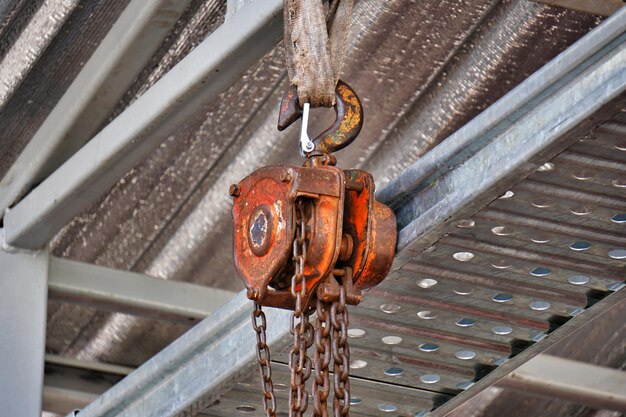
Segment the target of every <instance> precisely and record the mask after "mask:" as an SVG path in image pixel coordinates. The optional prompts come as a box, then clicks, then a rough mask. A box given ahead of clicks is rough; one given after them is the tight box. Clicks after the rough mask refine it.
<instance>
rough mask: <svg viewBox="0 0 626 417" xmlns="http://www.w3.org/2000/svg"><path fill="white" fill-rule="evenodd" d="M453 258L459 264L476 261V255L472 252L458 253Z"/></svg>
mask: <svg viewBox="0 0 626 417" xmlns="http://www.w3.org/2000/svg"><path fill="white" fill-rule="evenodd" d="M452 257H453V258H454V259H456V260H457V261H459V262H467V261H471V260H472V259H474V254H473V253H472V252H457V253H455V254H454V255H452Z"/></svg>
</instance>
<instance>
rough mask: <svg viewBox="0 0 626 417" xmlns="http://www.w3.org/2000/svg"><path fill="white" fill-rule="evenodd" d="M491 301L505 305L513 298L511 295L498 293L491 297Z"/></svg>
mask: <svg viewBox="0 0 626 417" xmlns="http://www.w3.org/2000/svg"><path fill="white" fill-rule="evenodd" d="M491 299H492V300H493V301H495V302H496V303H506V302H509V301H511V300H512V299H513V296H512V295H511V294H505V293H500V294H496V295H494V296H493V297H491Z"/></svg>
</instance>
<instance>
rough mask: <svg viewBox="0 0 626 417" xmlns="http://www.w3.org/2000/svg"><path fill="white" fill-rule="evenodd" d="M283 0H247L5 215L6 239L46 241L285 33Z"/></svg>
mask: <svg viewBox="0 0 626 417" xmlns="http://www.w3.org/2000/svg"><path fill="white" fill-rule="evenodd" d="M281 5H282V2H281V1H280V0H263V1H255V2H252V3H249V4H246V5H244V6H243V7H242V8H241V9H239V11H238V12H237V13H236V14H235V15H234V16H233V17H232V18H231V19H228V20H227V21H226V22H224V24H222V25H221V26H220V27H219V28H218V29H216V30H215V31H214V32H213V33H212V34H211V35H210V36H209V37H207V39H205V40H204V41H203V42H202V43H201V44H200V45H198V46H197V47H196V48H195V49H194V50H193V51H192V52H190V53H189V55H187V56H186V57H185V58H184V59H183V60H182V61H181V62H180V63H179V64H178V65H176V66H175V67H174V68H172V70H171V71H169V72H168V73H167V74H166V75H165V76H163V77H162V78H161V79H160V80H159V81H158V82H157V83H155V84H154V86H152V88H150V89H149V90H148V91H146V92H145V93H144V94H143V95H142V96H141V97H140V98H139V99H138V100H137V101H135V102H134V103H133V104H132V105H131V106H129V107H128V108H127V109H126V110H125V111H124V112H123V113H122V114H121V115H120V116H118V117H117V118H116V119H115V120H114V121H113V122H111V123H110V124H109V125H108V126H106V127H105V128H104V129H103V130H102V131H100V132H99V133H98V134H97V135H96V136H95V137H94V138H93V139H92V140H90V141H89V142H88V143H87V144H86V145H85V146H84V147H82V148H81V149H80V150H79V151H78V152H77V153H76V154H75V155H74V156H72V157H71V158H70V159H69V160H68V161H67V162H65V163H64V164H63V165H62V166H61V167H59V168H58V169H57V170H56V171H55V172H53V173H52V174H51V175H50V176H49V177H48V178H47V179H46V180H45V181H44V182H43V183H41V184H40V185H39V186H38V187H37V188H35V189H34V190H33V191H31V192H30V193H29V194H28V195H27V196H26V197H25V198H24V199H23V200H21V201H20V202H19V203H18V204H17V205H16V206H15V207H14V208H12V209H10V210H8V211H7V213H6V214H5V217H4V226H5V229H6V240H7V242H8V243H9V244H11V245H13V246H16V247H22V248H40V247H42V246H43V245H45V244H46V243H47V242H48V241H49V240H50V238H52V237H53V236H54V235H55V234H56V233H57V232H58V231H59V230H60V229H61V228H62V227H63V226H65V225H66V224H67V223H68V222H69V221H70V220H71V219H72V218H74V216H76V215H77V214H79V213H80V212H82V211H83V210H85V209H87V208H88V207H90V206H91V205H92V204H93V203H94V202H96V201H97V200H98V199H99V198H100V197H101V196H102V194H103V193H105V192H106V191H107V190H108V189H109V188H110V187H111V186H113V185H114V184H115V182H116V181H118V180H119V178H121V177H122V175H124V174H125V173H126V172H128V170H130V169H131V168H133V167H134V166H135V165H136V164H137V163H139V162H140V161H141V160H142V159H144V158H145V157H146V156H147V155H148V154H150V152H151V151H152V150H153V149H154V148H155V147H157V146H158V145H159V144H160V143H161V142H162V141H163V140H164V139H165V138H167V137H168V136H169V135H170V134H172V133H174V132H175V131H176V130H177V129H178V128H179V127H180V126H181V125H182V124H183V123H184V122H185V121H186V120H188V118H189V117H190V116H191V115H192V114H194V113H195V112H196V111H197V110H198V108H199V107H200V106H201V105H203V104H205V103H207V102H209V101H210V100H212V99H214V98H215V97H216V96H217V95H218V94H219V93H220V92H222V91H223V90H225V89H226V88H227V87H228V86H230V85H231V84H232V83H233V82H234V81H235V80H236V79H238V78H239V77H240V76H241V74H243V73H244V72H245V71H246V70H247V69H248V68H249V67H250V66H251V65H252V64H254V63H255V62H257V61H258V60H259V59H260V58H261V57H262V56H263V55H264V54H265V53H266V52H268V51H269V50H270V49H271V48H272V47H274V46H275V45H276V44H277V43H278V41H279V40H280V38H281V35H282V14H281Z"/></svg>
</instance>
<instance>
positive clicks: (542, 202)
mask: <svg viewBox="0 0 626 417" xmlns="http://www.w3.org/2000/svg"><path fill="white" fill-rule="evenodd" d="M530 204H532V205H533V206H535V207H537V208H548V207H550V206H552V204H551V203H550V202H549V201H548V200H546V199H545V198H538V199H536V200H534V201H533V202H531V203H530Z"/></svg>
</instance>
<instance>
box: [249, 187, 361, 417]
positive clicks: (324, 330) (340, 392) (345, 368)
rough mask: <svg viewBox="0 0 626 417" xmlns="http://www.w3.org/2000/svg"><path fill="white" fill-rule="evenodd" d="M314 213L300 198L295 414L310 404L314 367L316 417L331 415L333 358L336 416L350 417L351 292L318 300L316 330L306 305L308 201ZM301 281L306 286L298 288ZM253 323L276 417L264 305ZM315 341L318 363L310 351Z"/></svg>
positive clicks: (294, 290) (292, 358)
mask: <svg viewBox="0 0 626 417" xmlns="http://www.w3.org/2000/svg"><path fill="white" fill-rule="evenodd" d="M308 203H309V207H308V209H309V212H308V213H307V207H306V205H305V203H304V202H303V200H302V199H300V200H298V201H297V202H296V236H295V239H294V241H293V264H294V274H293V276H292V278H291V294H292V296H293V297H294V299H295V308H294V312H293V314H292V316H291V322H290V331H291V334H292V335H293V345H292V348H291V350H290V352H289V369H290V372H291V373H290V386H289V416H290V417H303V415H304V413H305V411H306V410H307V407H308V394H307V391H306V388H305V386H306V381H307V380H308V379H309V377H310V375H311V371H312V370H313V369H314V371H315V378H314V381H313V387H312V394H313V416H314V417H328V407H327V399H328V397H329V395H330V375H329V366H330V362H331V360H332V361H333V386H334V391H335V397H334V399H333V414H334V417H349V412H350V380H349V371H350V349H349V347H348V309H347V307H346V291H345V288H344V287H343V286H340V290H339V300H337V301H334V302H332V303H326V302H322V301H320V300H316V306H315V311H316V312H317V320H316V326H315V328H314V327H313V325H312V324H311V323H310V322H309V317H310V315H311V314H312V311H311V309H310V308H308V306H303V305H302V303H303V299H304V298H305V297H306V295H307V288H306V277H305V275H304V265H305V263H306V255H307V250H308V242H309V238H308V236H307V221H309V222H311V223H313V222H314V219H313V218H312V216H313V213H314V207H313V202H312V201H311V200H308ZM350 272H351V271H350V269H349V268H346V274H345V275H344V277H343V279H352V276H351V274H350ZM298 285H300V288H298ZM252 327H253V328H254V331H255V332H256V339H257V346H256V350H257V362H258V364H259V373H260V375H261V389H262V391H263V407H264V409H265V415H266V417H276V398H275V396H274V385H273V383H272V370H271V363H270V351H269V347H268V345H267V339H266V333H265V331H266V328H267V323H266V319H265V314H264V313H263V310H262V309H261V306H260V305H259V304H258V303H255V304H254V310H253V312H252ZM314 343H315V352H314V355H313V363H314V365H315V366H314V367H313V366H312V365H313V363H312V361H311V358H309V356H308V355H307V350H308V348H309V347H311V346H312V345H313V344H314Z"/></svg>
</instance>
